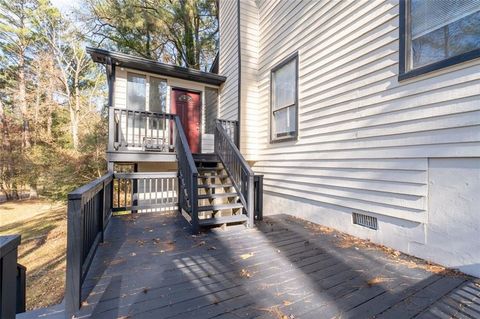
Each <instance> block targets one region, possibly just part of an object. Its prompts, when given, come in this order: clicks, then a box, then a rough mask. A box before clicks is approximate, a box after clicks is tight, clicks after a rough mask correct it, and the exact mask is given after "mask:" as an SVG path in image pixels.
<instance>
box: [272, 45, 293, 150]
mask: <svg viewBox="0 0 480 319" xmlns="http://www.w3.org/2000/svg"><path fill="white" fill-rule="evenodd" d="M270 79H271V81H270V101H271V108H270V123H271V138H270V139H271V141H272V142H274V141H285V140H291V139H296V138H297V135H298V128H297V118H298V54H295V55H293V56H291V57H289V58H287V59H286V60H284V61H282V62H280V64H278V65H277V66H275V67H274V68H273V69H272V71H271V78H270Z"/></svg>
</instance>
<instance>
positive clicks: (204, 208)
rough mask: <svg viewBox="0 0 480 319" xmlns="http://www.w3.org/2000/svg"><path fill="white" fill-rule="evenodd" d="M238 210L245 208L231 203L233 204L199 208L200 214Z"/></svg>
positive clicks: (239, 204)
mask: <svg viewBox="0 0 480 319" xmlns="http://www.w3.org/2000/svg"><path fill="white" fill-rule="evenodd" d="M236 208H243V205H242V204H241V203H231V204H217V205H209V206H199V207H198V211H199V212H207V211H210V210H214V211H215V210H225V209H236Z"/></svg>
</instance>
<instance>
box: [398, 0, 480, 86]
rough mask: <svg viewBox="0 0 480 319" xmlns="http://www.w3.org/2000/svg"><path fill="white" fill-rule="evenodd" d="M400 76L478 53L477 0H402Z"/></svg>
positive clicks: (479, 5)
mask: <svg viewBox="0 0 480 319" xmlns="http://www.w3.org/2000/svg"><path fill="white" fill-rule="evenodd" d="M401 4H402V6H401V10H400V23H401V27H400V32H401V34H400V45H401V48H400V54H401V61H400V79H402V77H403V78H408V77H411V76H415V75H419V74H423V73H427V72H431V71H434V70H437V69H441V68H444V67H447V66H451V65H454V64H457V63H460V62H464V61H467V60H471V59H474V58H478V57H480V0H401Z"/></svg>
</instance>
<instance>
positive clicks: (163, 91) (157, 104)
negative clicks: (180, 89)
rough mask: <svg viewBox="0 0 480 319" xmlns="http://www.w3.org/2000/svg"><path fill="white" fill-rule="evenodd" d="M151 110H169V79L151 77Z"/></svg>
mask: <svg viewBox="0 0 480 319" xmlns="http://www.w3.org/2000/svg"><path fill="white" fill-rule="evenodd" d="M148 96H149V100H148V101H149V111H150V112H159V113H164V112H166V111H167V81H165V80H164V79H159V78H156V77H153V76H151V77H150V92H149V95H148Z"/></svg>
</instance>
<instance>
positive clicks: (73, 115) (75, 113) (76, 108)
mask: <svg viewBox="0 0 480 319" xmlns="http://www.w3.org/2000/svg"><path fill="white" fill-rule="evenodd" d="M78 78H79V72H77V73H76V74H75V78H74V88H75V100H74V105H73V107H71V108H70V122H71V128H72V141H73V149H74V150H75V151H78V149H79V138H78V124H79V119H78V117H79V113H80V88H79V83H78Z"/></svg>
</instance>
